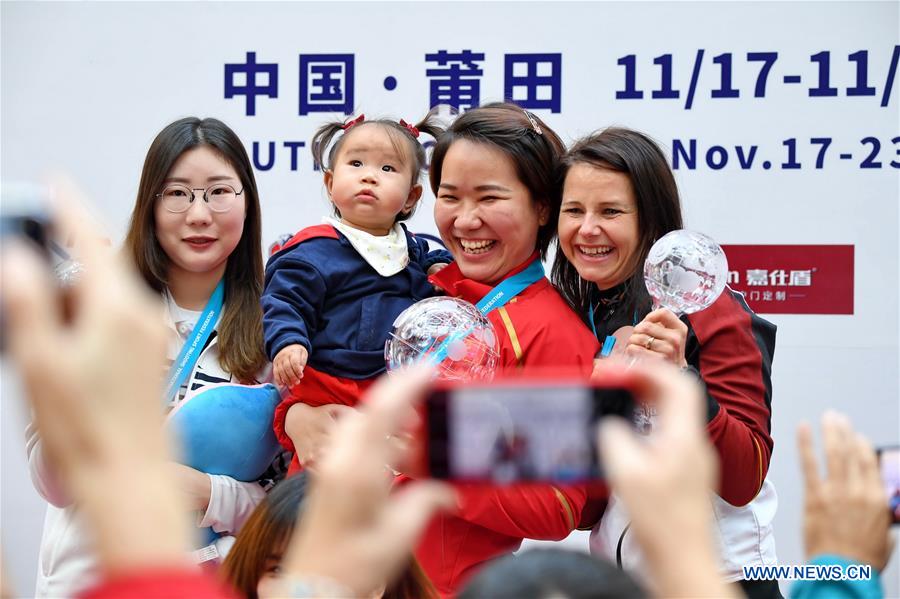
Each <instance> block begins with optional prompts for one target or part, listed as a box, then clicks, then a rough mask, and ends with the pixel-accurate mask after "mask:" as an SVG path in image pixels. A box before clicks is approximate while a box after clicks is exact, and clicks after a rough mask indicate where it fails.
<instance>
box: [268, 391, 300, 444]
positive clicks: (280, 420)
mask: <svg viewBox="0 0 900 599" xmlns="http://www.w3.org/2000/svg"><path fill="white" fill-rule="evenodd" d="M297 403H300V399H299V398H297V397H293V396H289V397H286V398H284V399H282V400H281V403H280V404H278V405H277V406H275V417H274V418H273V419H272V428H273V429H274V430H275V437H276V438H277V439H278V442H279V443H281V446H282V447H284V448H285V449H286V450H288V451H290V452H291V453H297V451H296V450H295V449H294V442H293V441H291V438H290V437H289V436H288V434H287V431H286V430H285V428H284V425H285V421H286V420H287V413H288V410H290V409H291V406H293V405H294V404H297Z"/></svg>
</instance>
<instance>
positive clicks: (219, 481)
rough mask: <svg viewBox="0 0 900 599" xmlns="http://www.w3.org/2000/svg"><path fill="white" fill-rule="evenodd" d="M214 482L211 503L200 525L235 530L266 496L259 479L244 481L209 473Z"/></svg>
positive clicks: (214, 528)
mask: <svg viewBox="0 0 900 599" xmlns="http://www.w3.org/2000/svg"><path fill="white" fill-rule="evenodd" d="M207 476H209V479H210V483H211V490H210V494H209V506H207V508H206V513H205V514H203V517H202V518H201V519H200V523H199V524H197V526H198V527H200V528H205V527H207V526H211V527H212V529H213V530H214V531H216V532H230V533H236V532H237V531H239V530H240V529H241V527H242V526H243V525H244V522H246V521H247V518H249V517H250V514H252V513H253V509H254V508H255V507H256V506H257V505H258V504H259V502H261V501H262V500H263V498H264V497H265V496H266V492H265V490H264V489H263V488H262V486H261V485H260V484H259V483H257V482H255V481H254V482H249V483H245V482H241V481H239V480H235V479H233V478H231V477H230V476H224V475H219V474H208V475H207Z"/></svg>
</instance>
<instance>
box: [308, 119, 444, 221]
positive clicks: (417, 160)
mask: <svg viewBox="0 0 900 599" xmlns="http://www.w3.org/2000/svg"><path fill="white" fill-rule="evenodd" d="M371 125H378V126H379V127H382V128H383V129H384V130H385V131H386V132H387V134H388V136H389V138H390V140H391V144H393V146H394V151H395V152H397V154H399V155H401V156H405V157H407V158H409V159H411V160H412V162H413V164H412V173H411V174H412V180H411V182H410V186H413V185H415V184H416V183H418V182H419V177H420V176H421V175H422V170H423V169H424V168H425V162H426V156H425V146H423V145H422V144H421V143H419V140H418V138H417V137H416V136H415V135H414V134H413V132H412V131H411V130H410V127H412V128H413V129H416V130H417V131H418V132H419V133H427V134H428V135H430V136H432V137H433V138H435V139H437V138H439V137H440V136H441V134H443V133H444V129H443V128H442V127H441V126H440V125H439V124H438V122H437V120H436V119H435V117H434V115H433V114H432V113H428V114H427V115H426V116H425V118H423V119H422V120H421V121H419V122H418V123H416V124H415V125H405V124H401V123H400V122H399V121H394V120H392V119H387V118H379V119H371V120H363V121H360V122H358V123H354V122H353V121H351V120H346V121H331V122H328V123H325V124H324V125H322V126H321V127H319V129H318V130H317V131H316V133H315V134H314V135H313V138H312V143H311V149H312V155H313V162H314V163H315V165H316V168H319V169H324V170H331V169H333V168H334V159H335V158H336V157H337V155H338V152H339V151H340V149H341V146H342V145H343V144H344V141H345V140H346V139H347V137H348V136H350V135H351V134H352V133H353V132H354V131H355V130H357V129H358V128H359V127H364V126H371ZM416 206H418V202H416V205H415V206H413V207H412V208H411V209H410V210H407V211H405V212H400V213H399V214H397V217H396V218H395V219H394V222H398V221H402V220H406V219H408V218H409V217H410V216H412V215H413V213H414V212H415V211H416ZM334 213H335V214H336V215H337V216H338V217H339V218H340V216H341V213H340V212H339V211H338V209H337V206H334Z"/></svg>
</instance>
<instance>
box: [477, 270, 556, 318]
mask: <svg viewBox="0 0 900 599" xmlns="http://www.w3.org/2000/svg"><path fill="white" fill-rule="evenodd" d="M543 277H544V266H543V265H542V264H541V261H540V260H538V259H537V258H535V259H534V261H532V263H531V264H529V265H528V268H526V269H525V270H523V271H522V272H520V273H517V274H514V275H513V276H511V277H509V278H508V279H503V280H502V281H500V284H498V285H497V286H496V287H494V288H493V289H491V290H490V291H488V293H487V295H485V296H484V297H483V298H481V299H480V300H479V301H478V303H477V304H475V307H476V308H478V311H479V312H481V313H482V314H484V315H485V316H487V315H488V314H489V313H490V312H491V311H492V310H496V309H497V308H500V307H502V306H504V305H505V304H506V303H507V302H509V300H511V299H512V298H514V297H516V296H517V295H519V294H520V293H522V292H523V291H524V290H525V289H527V288H528V287H530V286H531V285H532V284H534V283H537V282H538V281H540V280H541V279H542V278H543Z"/></svg>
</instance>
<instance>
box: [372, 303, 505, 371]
mask: <svg viewBox="0 0 900 599" xmlns="http://www.w3.org/2000/svg"><path fill="white" fill-rule="evenodd" d="M499 358H500V354H499V350H498V346H497V335H496V334H495V333H494V327H493V325H491V322H490V321H489V320H488V319H487V318H486V317H485V316H484V315H483V314H482V313H481V312H479V311H478V309H477V308H476V307H475V306H473V305H472V304H470V303H469V302H467V301H464V300H461V299H457V298H452V297H432V298H429V299H425V300H422V301H420V302H417V303H415V304H413V305H412V306H410V307H409V308H407V309H406V310H404V311H403V312H401V313H400V315H399V316H398V317H397V319H396V320H395V321H394V326H393V329H392V330H391V333H390V334H389V336H388V339H387V341H386V342H385V345H384V359H385V362H386V363H387V369H388V371H389V372H390V371H392V370H396V369H398V368H401V367H403V366H410V365H412V364H416V363H418V362H421V361H428V362H430V363H432V364H433V365H435V367H436V369H437V378H440V379H444V380H455V381H473V380H489V379H491V378H493V376H494V371H495V370H496V368H497V364H498V362H499Z"/></svg>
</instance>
